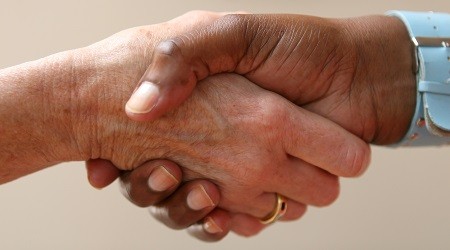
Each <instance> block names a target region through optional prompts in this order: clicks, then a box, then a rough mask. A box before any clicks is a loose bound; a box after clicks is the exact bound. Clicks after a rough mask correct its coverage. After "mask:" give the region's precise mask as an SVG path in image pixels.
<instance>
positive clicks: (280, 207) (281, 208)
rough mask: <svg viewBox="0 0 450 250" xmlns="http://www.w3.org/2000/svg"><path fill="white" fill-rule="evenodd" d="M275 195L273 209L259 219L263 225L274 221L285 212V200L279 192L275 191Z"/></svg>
mask: <svg viewBox="0 0 450 250" xmlns="http://www.w3.org/2000/svg"><path fill="white" fill-rule="evenodd" d="M276 195H277V204H276V205H275V209H274V210H273V211H272V212H271V213H270V214H269V215H267V216H266V217H264V218H262V219H260V220H259V221H260V222H261V223H262V224H264V225H267V224H272V223H274V222H275V221H277V220H278V219H280V218H281V217H282V216H283V215H284V214H285V213H286V209H287V204H286V200H285V199H284V197H283V196H281V195H280V194H278V193H276Z"/></svg>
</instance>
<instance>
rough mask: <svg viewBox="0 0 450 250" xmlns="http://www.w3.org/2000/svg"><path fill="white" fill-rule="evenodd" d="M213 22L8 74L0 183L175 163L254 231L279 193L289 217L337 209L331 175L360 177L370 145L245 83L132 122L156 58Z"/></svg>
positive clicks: (213, 85)
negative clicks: (70, 167)
mask: <svg viewBox="0 0 450 250" xmlns="http://www.w3.org/2000/svg"><path fill="white" fill-rule="evenodd" d="M212 17H213V18H217V16H214V15H213V16H212ZM210 20H211V16H208V17H207V18H201V17H200V18H197V19H196V18H191V19H186V18H185V19H183V18H181V19H176V20H173V21H171V22H168V23H164V24H160V25H154V26H146V27H138V28H134V29H130V30H126V31H123V32H121V33H118V34H116V35H114V36H112V37H110V38H108V39H106V40H104V41H101V42H99V43H96V44H94V45H91V46H89V47H86V48H82V49H77V50H73V51H67V52H62V53H60V54H56V55H53V56H50V57H47V58H44V59H41V60H38V61H34V62H30V63H26V64H22V65H19V66H15V67H12V68H8V69H4V70H1V71H0V90H1V93H4V95H2V97H1V99H0V102H1V105H0V121H1V126H0V128H1V130H0V133H1V136H2V140H1V142H0V148H2V150H1V151H0V162H2V166H1V169H0V183H6V182H8V181H12V180H14V179H17V178H19V177H21V176H24V175H27V174H30V173H32V172H35V171H39V170H41V169H44V168H46V167H49V166H52V165H55V164H58V163H61V162H64V161H80V160H84V161H85V160H89V159H105V160H108V161H110V162H111V163H112V164H114V165H116V166H120V167H121V170H132V169H134V168H136V167H138V166H140V165H142V164H143V163H145V162H147V161H148V160H150V159H170V160H172V161H175V162H177V163H178V164H180V165H181V166H183V178H184V179H183V180H186V181H189V180H193V179H208V180H210V181H211V182H212V183H214V184H216V185H217V187H218V188H220V192H221V199H220V201H219V200H218V197H216V198H217V199H216V198H214V197H212V196H213V195H212V194H213V192H210V193H211V194H210V196H211V197H210V198H211V200H212V203H214V204H212V205H211V206H212V207H213V206H215V205H218V207H219V208H221V209H224V210H227V211H230V212H233V213H236V214H235V215H236V216H238V217H239V216H240V217H241V219H242V218H244V219H242V220H243V221H246V219H245V218H246V216H253V217H263V216H265V215H266V214H267V213H268V212H269V211H271V210H272V206H273V201H274V193H275V192H277V193H280V194H283V195H285V196H286V197H287V202H288V206H289V207H290V209H289V213H291V214H290V215H287V216H286V217H287V218H296V217H299V216H300V215H301V214H303V213H304V211H305V208H306V205H305V204H312V205H317V206H323V205H327V204H330V203H331V202H332V201H334V200H335V199H336V197H337V195H338V192H339V185H338V179H337V177H336V176H334V175H332V174H330V173H329V172H335V173H341V174H342V175H345V176H354V175H359V174H360V173H361V172H363V171H364V169H365V168H366V167H367V165H368V162H369V157H370V151H369V148H368V145H367V144H366V143H364V142H363V141H362V140H360V139H359V138H357V137H356V136H354V135H352V134H351V133H349V132H347V131H346V130H344V129H342V128H341V127H339V126H338V125H337V124H335V123H333V122H331V121H329V120H327V119H325V118H323V117H321V116H319V115H316V114H313V113H311V112H309V111H307V110H305V109H301V108H299V107H297V106H296V105H294V104H292V103H291V102H289V101H288V100H286V99H284V98H282V97H280V96H279V95H278V94H275V93H273V92H270V91H267V90H264V89H262V88H260V87H258V86H256V85H254V84H253V83H251V82H249V81H248V80H247V79H245V78H243V77H241V76H237V75H218V76H215V77H212V78H210V79H207V80H205V81H204V84H199V85H198V88H197V89H196V91H195V92H194V93H193V94H192V98H190V100H189V101H187V102H186V103H185V104H184V105H182V106H181V107H179V108H178V109H176V110H174V111H172V112H170V113H168V114H167V115H165V116H163V117H160V119H158V120H157V121H154V122H152V123H139V122H134V121H130V120H129V119H128V118H127V117H126V116H125V115H124V106H125V101H126V99H127V98H128V97H129V96H130V95H131V93H132V91H133V88H134V86H133V85H134V84H133V83H134V82H137V81H138V80H139V79H140V77H141V76H142V75H143V73H144V72H145V70H146V67H147V65H148V64H149V62H150V58H151V55H152V53H153V50H152V48H153V47H155V45H156V44H157V43H158V42H160V41H162V40H163V39H166V38H167V37H170V36H173V35H174V34H180V33H182V31H185V29H187V28H189V27H192V26H195V25H201V24H202V23H204V22H206V23H207V22H208V21H210ZM318 139H319V140H318ZM329 152H333V154H329ZM17 155H21V157H18V156H17ZM324 156H325V157H324ZM324 169H326V170H328V171H329V172H327V171H325V170H324ZM281 170H282V171H281ZM92 180H94V179H91V181H92ZM261 181H264V183H265V185H264V186H261V185H260V183H261ZM207 185H209V184H206V183H204V185H203V187H204V188H205V187H206V186H207ZM211 189H212V188H211ZM242 190H245V192H242ZM206 191H207V192H208V190H206ZM219 211H220V210H219ZM216 213H218V212H216ZM243 214H245V215H243ZM250 223H251V222H250Z"/></svg>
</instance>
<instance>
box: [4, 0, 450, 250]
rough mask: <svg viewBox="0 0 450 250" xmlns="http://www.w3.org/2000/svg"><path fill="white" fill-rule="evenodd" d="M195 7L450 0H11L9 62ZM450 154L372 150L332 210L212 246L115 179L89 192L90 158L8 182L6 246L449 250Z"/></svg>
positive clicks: (345, 12) (382, 7)
mask: <svg viewBox="0 0 450 250" xmlns="http://www.w3.org/2000/svg"><path fill="white" fill-rule="evenodd" d="M195 9H204V10H214V11H233V10H246V11H250V12H254V13H269V12H270V13H301V14H309V15H318V16H325V17H352V16H360V15H367V14H383V13H384V12H385V11H387V10H389V9H408V10H423V11H425V10H435V11H443V12H450V1H449V0H434V1H433V0H427V1H423V0H421V1H419V0H410V1H392V0H376V1H356V0H341V1H332V0H322V1H312V0H311V1H306V0H297V1H294V0H282V1H280V0H278V1H267V0H249V1H245V0H239V1H238V0H228V1H225V0H195V1H194V0H191V1H189V0H186V1H180V0H178V1H177V0H164V1H155V0H147V1H144V0H135V1H133V0H129V1H119V0H108V1H107V0H101V1H100V0H99V1H95V0H91V1H87V0H81V1H55V0H40V1H21V0H16V1H12V0H1V3H0V30H1V33H2V35H1V42H0V44H1V46H0V68H3V67H7V66H11V65H14V64H18V63H22V62H25V61H29V60H33V59H37V58H40V57H43V56H46V55H49V54H51V53H55V52H58V51H62V50H67V49H72V48H77V47H82V46H85V45H88V44H90V43H93V42H95V41H98V40H100V39H103V38H105V37H107V36H109V35H111V34H113V33H115V32H118V31H120V30H122V29H125V28H129V27H133V26H137V25H144V24H150V23H158V22H163V21H166V20H169V19H171V18H173V17H175V16H178V15H180V14H182V13H184V12H186V11H189V10H195ZM449 25H450V24H449ZM449 153H450V148H439V149H438V148H427V149H389V148H380V147H374V148H373V161H372V164H371V167H370V169H369V170H368V171H367V173H366V174H365V175H364V176H363V177H361V178H359V179H344V180H343V181H342V192H341V196H340V199H339V200H338V201H337V202H336V203H335V204H333V205H332V206H330V207H327V208H321V209H318V208H311V209H309V211H308V213H307V214H306V215H305V216H304V217H303V218H302V219H301V220H299V221H297V222H291V223H281V222H280V223H277V224H275V225H273V226H271V227H270V228H268V229H267V230H265V231H263V232H262V233H261V234H260V235H258V236H256V237H253V238H249V239H246V238H242V237H237V236H235V235H230V236H229V237H228V238H226V239H225V240H223V241H222V242H220V243H214V244H211V243H202V242H199V241H197V240H195V239H193V238H191V237H190V236H188V235H187V233H186V232H184V231H172V230H169V229H166V228H165V227H164V226H162V225H160V224H158V223H157V222H156V221H154V220H153V219H152V218H150V216H148V215H147V212H146V210H145V209H141V208H137V207H134V206H133V205H131V204H129V203H128V202H127V201H126V200H125V199H124V198H123V197H122V196H121V194H119V191H118V187H117V184H116V185H112V186H111V187H108V188H106V189H104V190H102V191H98V190H95V189H93V188H91V187H90V186H88V184H87V180H86V177H85V170H84V166H83V163H79V162H74V163H68V164H62V165H58V166H56V167H53V168H50V169H48V170H45V171H42V172H40V173H37V174H34V175H32V176H28V177H25V178H22V179H20V180H18V181H15V182H13V183H9V184H6V185H3V186H0V201H1V203H0V204H1V206H0V249H111V250H113V249H268V250H269V249H270V250H272V249H450V213H449V211H450V166H449V164H448V162H449V160H450V155H449Z"/></svg>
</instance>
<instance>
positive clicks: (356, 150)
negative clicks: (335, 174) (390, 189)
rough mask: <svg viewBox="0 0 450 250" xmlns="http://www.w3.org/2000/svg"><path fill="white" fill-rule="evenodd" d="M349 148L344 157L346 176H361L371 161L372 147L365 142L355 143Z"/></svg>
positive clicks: (343, 174) (344, 174)
mask: <svg viewBox="0 0 450 250" xmlns="http://www.w3.org/2000/svg"><path fill="white" fill-rule="evenodd" d="M353 145H354V146H353V147H350V148H349V149H348V152H347V154H346V155H345V159H344V163H343V164H344V166H345V168H343V173H342V175H341V176H344V177H359V176H361V175H363V174H364V173H365V172H366V171H367V169H368V167H369V164H370V161H371V148H370V145H369V144H367V143H365V142H360V143H355V144H353Z"/></svg>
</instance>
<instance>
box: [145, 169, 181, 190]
mask: <svg viewBox="0 0 450 250" xmlns="http://www.w3.org/2000/svg"><path fill="white" fill-rule="evenodd" d="M177 183H178V180H177V179H176V178H175V176H173V175H172V174H171V173H169V171H167V169H165V168H164V167H163V166H159V167H157V168H156V169H154V170H153V171H152V173H151V174H150V177H149V178H148V186H149V187H150V188H151V189H152V190H154V191H157V192H162V191H166V190H168V189H169V188H171V187H173V186H175V185H176V184H177Z"/></svg>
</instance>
